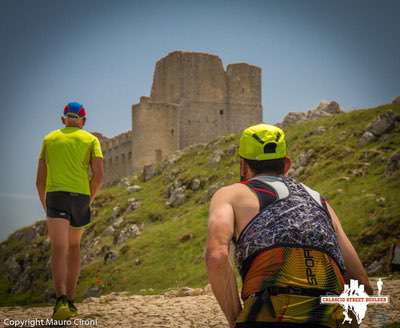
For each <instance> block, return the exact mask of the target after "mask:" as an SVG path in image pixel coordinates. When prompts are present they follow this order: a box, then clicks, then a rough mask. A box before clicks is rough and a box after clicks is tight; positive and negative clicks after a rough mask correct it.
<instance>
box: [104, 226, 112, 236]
mask: <svg viewBox="0 0 400 328" xmlns="http://www.w3.org/2000/svg"><path fill="white" fill-rule="evenodd" d="M114 232H115V229H114V228H113V227H112V226H108V227H107V228H105V229H104V231H103V235H104V236H112V235H113V234H114Z"/></svg>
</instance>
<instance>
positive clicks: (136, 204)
mask: <svg viewBox="0 0 400 328" xmlns="http://www.w3.org/2000/svg"><path fill="white" fill-rule="evenodd" d="M139 206H140V203H139V202H138V201H134V202H131V203H129V204H128V208H127V211H128V212H132V211H134V210H136V209H138V208H139Z"/></svg>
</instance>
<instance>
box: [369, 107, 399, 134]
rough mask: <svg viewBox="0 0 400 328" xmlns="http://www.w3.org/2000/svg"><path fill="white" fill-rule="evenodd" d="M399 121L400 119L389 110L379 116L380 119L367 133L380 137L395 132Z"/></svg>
mask: <svg viewBox="0 0 400 328" xmlns="http://www.w3.org/2000/svg"><path fill="white" fill-rule="evenodd" d="M399 120H400V117H399V116H398V115H396V114H395V113H394V112H393V111H391V110H388V111H386V112H384V113H382V114H379V115H378V117H377V118H376V119H375V120H374V121H373V122H372V123H371V124H370V125H369V126H368V127H367V131H369V132H371V133H373V134H374V135H375V136H377V137H379V136H381V135H382V134H384V133H387V132H390V131H391V130H393V129H394V128H395V126H396V123H397V122H398V121H399Z"/></svg>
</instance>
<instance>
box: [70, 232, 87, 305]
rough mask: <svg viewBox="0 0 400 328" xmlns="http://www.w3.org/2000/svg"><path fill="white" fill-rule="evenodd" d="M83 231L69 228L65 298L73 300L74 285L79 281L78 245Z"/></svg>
mask: <svg viewBox="0 0 400 328" xmlns="http://www.w3.org/2000/svg"><path fill="white" fill-rule="evenodd" d="M83 231H84V230H83V229H79V228H72V227H70V228H69V237H68V238H69V251H68V262H67V263H68V264H67V266H68V271H67V285H66V286H67V289H66V292H67V298H68V299H69V300H73V299H74V297H75V289H76V284H77V282H78V279H79V273H80V268H81V265H80V264H81V259H80V243H81V237H82V234H83Z"/></svg>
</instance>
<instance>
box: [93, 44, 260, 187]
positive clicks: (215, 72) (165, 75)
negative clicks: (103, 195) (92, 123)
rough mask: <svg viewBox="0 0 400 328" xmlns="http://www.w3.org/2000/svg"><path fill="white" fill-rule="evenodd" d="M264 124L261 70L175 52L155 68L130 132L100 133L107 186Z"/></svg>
mask: <svg viewBox="0 0 400 328" xmlns="http://www.w3.org/2000/svg"><path fill="white" fill-rule="evenodd" d="M261 121H262V105H261V69H260V68H259V67H256V66H253V65H248V64H245V63H238V64H230V65H228V66H227V68H226V70H224V66H223V64H222V61H221V59H220V58H219V57H218V56H215V55H210V54H206V53H198V52H181V51H175V52H172V53H170V54H168V55H167V56H166V57H164V58H162V59H160V60H159V61H158V62H157V64H156V68H155V72H154V77H153V85H152V88H151V95H150V97H141V98H140V103H138V104H135V105H133V106H132V130H131V131H128V132H125V133H122V134H120V135H118V136H116V137H114V138H106V137H104V136H102V135H101V134H97V135H98V136H99V137H100V141H101V143H102V147H103V152H104V163H105V183H106V184H111V183H114V182H116V181H118V180H120V179H121V178H122V177H124V176H127V175H129V174H131V173H132V172H133V171H139V170H142V169H143V167H144V166H147V165H152V164H155V163H157V162H159V161H161V160H163V159H164V158H165V157H166V156H168V155H169V154H171V153H172V152H174V151H176V150H178V149H182V148H185V147H187V146H189V145H192V144H195V143H207V142H209V141H211V140H213V139H215V138H216V137H218V136H221V135H225V134H228V133H237V132H239V131H241V130H243V129H244V128H246V127H247V126H249V125H252V124H255V123H259V122H261Z"/></svg>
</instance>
